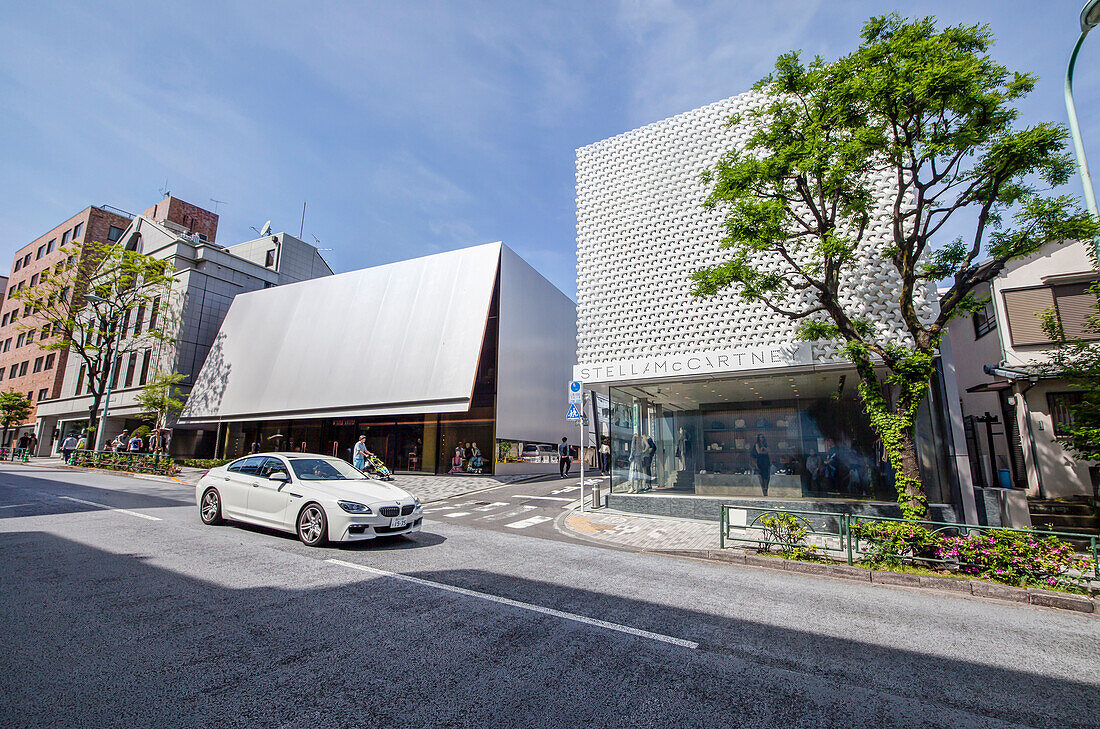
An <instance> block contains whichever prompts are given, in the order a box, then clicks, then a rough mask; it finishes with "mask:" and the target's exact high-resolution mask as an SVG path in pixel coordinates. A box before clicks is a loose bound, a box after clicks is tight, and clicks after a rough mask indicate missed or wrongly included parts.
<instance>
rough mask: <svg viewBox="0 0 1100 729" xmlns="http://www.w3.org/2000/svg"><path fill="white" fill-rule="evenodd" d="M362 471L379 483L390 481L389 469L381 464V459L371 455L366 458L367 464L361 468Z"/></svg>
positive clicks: (391, 477) (391, 478)
mask: <svg viewBox="0 0 1100 729" xmlns="http://www.w3.org/2000/svg"><path fill="white" fill-rule="evenodd" d="M363 470H364V471H366V473H367V475H368V476H371V477H373V478H376V479H378V480H379V481H392V480H393V475H392V474H391V473H390V469H389V468H387V467H386V464H385V463H382V459H381V458H379V457H378V456H376V455H374V454H373V453H371V454H370V455H369V456H368V457H367V462H366V464H365V465H364V466H363Z"/></svg>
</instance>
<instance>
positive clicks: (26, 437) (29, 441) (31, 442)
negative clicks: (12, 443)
mask: <svg viewBox="0 0 1100 729" xmlns="http://www.w3.org/2000/svg"><path fill="white" fill-rule="evenodd" d="M19 447H20V448H22V449H23V450H28V449H29V450H30V452H31V453H32V454H33V453H34V452H35V451H37V450H38V436H37V435H35V434H34V433H24V434H23V435H22V436H20V438H19Z"/></svg>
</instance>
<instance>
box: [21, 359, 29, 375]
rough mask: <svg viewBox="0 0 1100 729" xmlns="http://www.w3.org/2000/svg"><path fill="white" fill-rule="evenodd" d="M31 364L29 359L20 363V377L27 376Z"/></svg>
mask: <svg viewBox="0 0 1100 729" xmlns="http://www.w3.org/2000/svg"><path fill="white" fill-rule="evenodd" d="M30 363H31V361H30V360H29V359H27V360H23V361H22V362H20V363H19V376H20V377H22V376H23V375H25V374H27V365H29V364H30Z"/></svg>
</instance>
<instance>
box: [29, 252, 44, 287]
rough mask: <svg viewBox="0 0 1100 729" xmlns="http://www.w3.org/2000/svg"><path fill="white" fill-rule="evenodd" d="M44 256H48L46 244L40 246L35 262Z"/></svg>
mask: <svg viewBox="0 0 1100 729" xmlns="http://www.w3.org/2000/svg"><path fill="white" fill-rule="evenodd" d="M44 255H46V244H45V243H43V244H42V245H40V246H38V251H37V252H36V253H35V254H34V260H36V261H37V260H38V259H39V258H41V257H42V256H44ZM32 285H33V284H32Z"/></svg>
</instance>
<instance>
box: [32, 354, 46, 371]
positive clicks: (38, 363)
mask: <svg viewBox="0 0 1100 729" xmlns="http://www.w3.org/2000/svg"><path fill="white" fill-rule="evenodd" d="M44 359H45V357H35V358H34V371H35V372H41V371H42V361H43V360H44Z"/></svg>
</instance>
